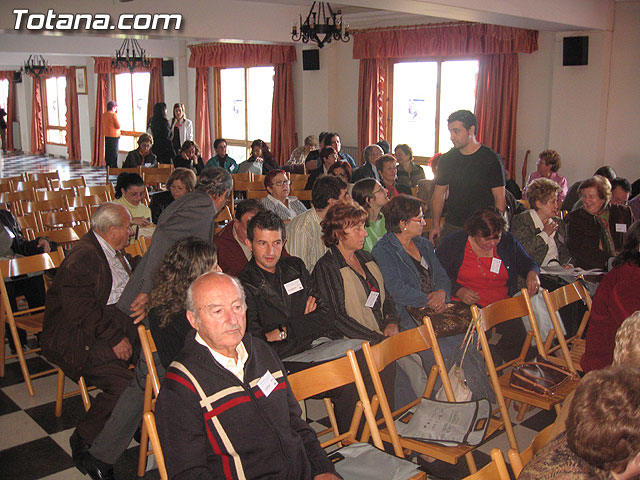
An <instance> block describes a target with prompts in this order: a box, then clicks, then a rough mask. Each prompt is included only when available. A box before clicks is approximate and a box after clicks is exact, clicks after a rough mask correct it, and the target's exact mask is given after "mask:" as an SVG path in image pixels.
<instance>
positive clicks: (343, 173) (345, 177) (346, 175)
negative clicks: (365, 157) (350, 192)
mask: <svg viewBox="0 0 640 480" xmlns="http://www.w3.org/2000/svg"><path fill="white" fill-rule="evenodd" d="M327 173H328V174H329V175H333V176H334V177H340V178H341V179H342V181H343V182H345V183H347V184H349V183H351V165H349V162H345V161H343V160H338V161H337V162H336V163H334V164H333V165H331V167H329V171H328V172H327Z"/></svg>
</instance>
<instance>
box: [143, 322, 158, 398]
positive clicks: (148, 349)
mask: <svg viewBox="0 0 640 480" xmlns="http://www.w3.org/2000/svg"><path fill="white" fill-rule="evenodd" d="M138 337H139V338H140V346H141V347H142V353H143V354H144V361H145V362H146V364H147V368H148V369H149V376H150V377H151V385H152V386H153V394H154V396H156V397H157V396H158V393H160V378H159V377H158V371H157V369H156V364H155V361H154V360H153V354H154V353H155V352H157V351H158V349H157V348H156V344H155V342H154V341H153V336H152V335H151V330H147V328H146V327H145V326H144V325H138Z"/></svg>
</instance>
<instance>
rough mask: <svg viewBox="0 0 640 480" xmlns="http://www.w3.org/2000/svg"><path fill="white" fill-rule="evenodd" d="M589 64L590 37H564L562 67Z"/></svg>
mask: <svg viewBox="0 0 640 480" xmlns="http://www.w3.org/2000/svg"><path fill="white" fill-rule="evenodd" d="M588 64H589V37H564V38H563V39H562V65H563V66H573V65H588Z"/></svg>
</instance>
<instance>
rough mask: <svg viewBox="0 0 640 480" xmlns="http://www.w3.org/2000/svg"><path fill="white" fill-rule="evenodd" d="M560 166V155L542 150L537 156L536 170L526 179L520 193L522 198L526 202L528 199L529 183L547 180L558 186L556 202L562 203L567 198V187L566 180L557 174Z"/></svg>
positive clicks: (553, 151)
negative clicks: (537, 179)
mask: <svg viewBox="0 0 640 480" xmlns="http://www.w3.org/2000/svg"><path fill="white" fill-rule="evenodd" d="M561 166H562V160H561V159H560V155H558V152H556V151H555V150H544V151H542V152H540V155H538V163H537V170H536V171H535V172H532V173H531V174H530V175H529V178H528V179H527V184H526V185H525V187H524V191H523V192H522V198H523V199H524V200H527V199H528V198H529V192H528V188H529V185H530V184H531V182H533V181H534V180H535V179H536V178H548V179H549V180H552V181H554V182H555V183H557V184H558V185H559V186H560V192H559V193H558V201H559V202H560V203H562V202H563V201H564V198H565V197H566V196H567V191H568V190H569V186H568V185H567V179H566V178H564V177H563V176H562V175H560V174H559V173H558V170H560V167H561Z"/></svg>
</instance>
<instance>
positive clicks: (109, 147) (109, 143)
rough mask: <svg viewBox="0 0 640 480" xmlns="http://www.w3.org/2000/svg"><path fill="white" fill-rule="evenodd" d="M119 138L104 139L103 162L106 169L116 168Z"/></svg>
mask: <svg viewBox="0 0 640 480" xmlns="http://www.w3.org/2000/svg"><path fill="white" fill-rule="evenodd" d="M119 141H120V137H104V161H105V163H106V164H107V167H112V168H116V167H117V166H118V142H119Z"/></svg>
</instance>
